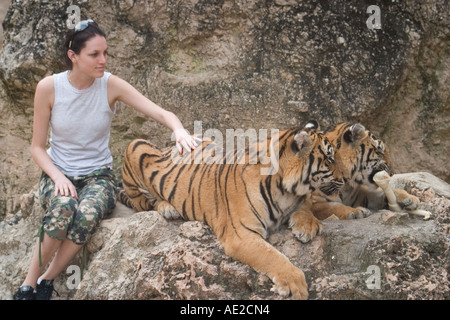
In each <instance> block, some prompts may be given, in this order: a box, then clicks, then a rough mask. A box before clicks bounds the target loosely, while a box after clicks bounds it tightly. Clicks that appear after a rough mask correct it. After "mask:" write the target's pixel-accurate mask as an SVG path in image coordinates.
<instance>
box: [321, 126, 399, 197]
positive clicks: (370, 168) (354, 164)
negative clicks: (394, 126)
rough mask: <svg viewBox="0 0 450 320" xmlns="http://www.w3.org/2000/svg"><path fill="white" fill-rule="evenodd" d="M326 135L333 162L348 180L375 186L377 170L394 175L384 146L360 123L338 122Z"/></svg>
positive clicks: (374, 187)
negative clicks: (332, 149)
mask: <svg viewBox="0 0 450 320" xmlns="http://www.w3.org/2000/svg"><path fill="white" fill-rule="evenodd" d="M326 137H327V138H328V139H329V141H330V142H331V143H332V144H333V146H334V147H335V151H336V155H335V158H336V159H335V160H336V164H337V165H338V166H339V168H340V171H341V172H342V174H343V175H344V178H345V179H347V180H348V181H349V182H350V183H355V184H358V185H366V186H368V187H369V188H373V189H376V188H377V185H376V184H375V182H374V181H373V176H374V175H375V174H376V173H377V172H379V171H383V170H385V171H386V172H387V173H388V174H389V175H391V176H392V175H393V173H394V172H393V169H392V163H391V158H390V156H389V150H388V148H387V146H386V145H385V144H384V142H383V141H381V140H380V139H378V138H377V137H376V136H375V135H374V134H372V133H371V132H370V131H369V130H367V129H366V128H365V127H364V126H363V125H362V124H360V123H356V124H351V123H347V122H346V123H341V124H338V125H337V126H336V127H335V128H334V129H333V130H332V131H329V132H327V133H326Z"/></svg>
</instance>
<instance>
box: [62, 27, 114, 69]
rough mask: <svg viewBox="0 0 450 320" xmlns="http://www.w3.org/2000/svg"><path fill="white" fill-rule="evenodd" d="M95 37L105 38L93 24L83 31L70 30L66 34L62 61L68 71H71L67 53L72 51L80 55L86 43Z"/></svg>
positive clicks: (101, 31) (103, 33)
mask: <svg viewBox="0 0 450 320" xmlns="http://www.w3.org/2000/svg"><path fill="white" fill-rule="evenodd" d="M97 35H99V36H102V37H104V38H106V34H105V32H104V31H103V30H102V29H100V27H99V26H98V25H97V24H96V23H95V22H89V25H88V27H87V28H86V29H84V30H81V31H75V29H70V30H69V31H68V32H67V34H66V40H65V41H64V48H63V61H64V64H65V65H66V67H67V68H68V69H70V70H72V61H71V60H70V59H69V57H68V55H67V51H68V50H72V51H73V52H75V53H76V54H80V52H81V50H82V49H83V48H84V47H85V46H86V41H88V40H89V39H91V38H93V37H95V36H97Z"/></svg>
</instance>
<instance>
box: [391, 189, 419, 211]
mask: <svg viewBox="0 0 450 320" xmlns="http://www.w3.org/2000/svg"><path fill="white" fill-rule="evenodd" d="M394 193H395V196H396V198H397V203H398V204H399V206H400V207H401V208H402V209H404V210H407V211H411V210H415V209H417V207H418V206H419V204H420V200H419V198H417V197H416V196H413V195H411V194H409V193H408V192H406V191H405V190H401V189H396V190H394Z"/></svg>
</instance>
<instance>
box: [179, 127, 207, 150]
mask: <svg viewBox="0 0 450 320" xmlns="http://www.w3.org/2000/svg"><path fill="white" fill-rule="evenodd" d="M174 134H175V141H176V147H177V150H178V153H179V154H183V150H186V151H187V152H191V151H192V150H194V149H195V148H197V147H198V142H201V141H202V140H201V139H199V138H196V137H194V136H191V135H190V134H189V133H188V132H187V131H186V130H185V129H175V130H174Z"/></svg>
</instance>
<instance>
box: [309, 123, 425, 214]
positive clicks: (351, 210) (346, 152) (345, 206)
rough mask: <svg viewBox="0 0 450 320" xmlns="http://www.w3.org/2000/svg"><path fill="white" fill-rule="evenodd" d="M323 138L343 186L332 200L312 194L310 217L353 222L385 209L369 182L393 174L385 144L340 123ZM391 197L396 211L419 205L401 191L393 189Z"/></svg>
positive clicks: (360, 129)
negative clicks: (394, 198)
mask: <svg viewBox="0 0 450 320" xmlns="http://www.w3.org/2000/svg"><path fill="white" fill-rule="evenodd" d="M325 136H326V137H327V138H328V140H329V141H330V143H332V144H333V146H334V149H335V159H336V165H337V166H338V167H339V170H340V172H341V173H342V174H343V177H344V179H345V180H346V184H345V186H344V187H342V188H341V189H340V191H339V193H337V194H335V195H332V196H329V195H324V194H323V193H317V192H314V194H313V207H312V208H313V212H314V215H315V216H316V217H318V218H319V219H326V218H328V217H329V216H331V215H333V214H334V215H335V216H337V217H338V218H339V219H355V218H363V217H366V216H368V215H370V214H371V213H372V210H374V211H376V210H380V209H385V208H387V200H386V196H385V194H384V192H383V191H382V190H381V189H379V188H378V186H377V185H376V184H375V182H374V181H373V176H374V175H375V174H376V173H377V172H379V171H383V170H385V171H386V172H387V173H388V174H389V175H391V176H392V175H393V174H394V170H393V166H392V161H391V158H390V155H389V150H388V147H387V146H386V145H385V143H384V142H383V141H382V140H381V139H379V138H377V137H376V136H375V135H374V134H373V133H372V132H370V131H369V130H367V129H366V128H365V127H364V126H363V125H362V124H360V123H355V124H352V123H349V122H344V123H340V124H338V125H337V126H336V127H335V128H334V129H332V130H330V131H328V132H326V134H325ZM394 193H395V195H396V196H397V200H398V204H399V205H400V207H402V208H405V209H406V210H414V209H416V208H417V206H418V205H419V202H420V201H419V199H418V198H417V197H415V196H413V195H410V194H408V193H407V192H406V191H405V190H401V189H395V190H394Z"/></svg>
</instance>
